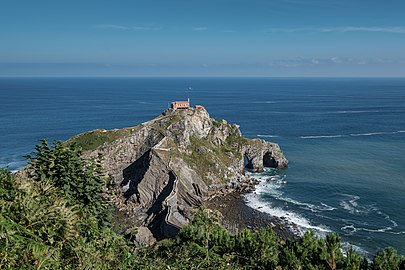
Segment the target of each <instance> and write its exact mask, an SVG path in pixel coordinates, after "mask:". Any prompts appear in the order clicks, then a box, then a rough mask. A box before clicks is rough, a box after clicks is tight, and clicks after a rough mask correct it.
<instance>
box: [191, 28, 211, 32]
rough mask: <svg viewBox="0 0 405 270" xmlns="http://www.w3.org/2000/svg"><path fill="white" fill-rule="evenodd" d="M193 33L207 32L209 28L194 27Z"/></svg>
mask: <svg viewBox="0 0 405 270" xmlns="http://www.w3.org/2000/svg"><path fill="white" fill-rule="evenodd" d="M192 30H193V32H200V31H207V30H208V28H207V27H194V28H193V29H192Z"/></svg>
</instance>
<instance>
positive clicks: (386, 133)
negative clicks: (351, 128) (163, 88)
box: [300, 130, 405, 139]
mask: <svg viewBox="0 0 405 270" xmlns="http://www.w3.org/2000/svg"><path fill="white" fill-rule="evenodd" d="M399 133H405V130H398V131H376V132H367V133H351V134H337V135H310V136H300V138H301V139H323V138H342V137H349V136H351V137H360V136H375V135H392V134H399Z"/></svg>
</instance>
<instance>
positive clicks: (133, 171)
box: [121, 151, 150, 203]
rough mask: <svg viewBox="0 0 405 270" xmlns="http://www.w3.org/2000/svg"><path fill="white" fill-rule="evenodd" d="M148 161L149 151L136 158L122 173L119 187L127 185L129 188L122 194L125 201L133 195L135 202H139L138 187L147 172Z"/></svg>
mask: <svg viewBox="0 0 405 270" xmlns="http://www.w3.org/2000/svg"><path fill="white" fill-rule="evenodd" d="M149 160H150V151H147V152H146V153H145V154H143V155H142V156H141V157H140V158H138V159H137V160H136V161H135V162H134V163H132V164H131V165H129V166H128V167H127V168H125V169H124V171H123V176H124V180H123V181H122V182H121V187H123V186H126V185H128V183H129V188H128V190H127V191H125V193H124V197H125V198H126V199H130V198H131V197H132V196H133V195H135V196H136V200H137V202H138V203H140V201H139V199H140V198H139V191H138V185H139V183H140V182H141V181H142V179H143V178H144V176H145V174H146V172H147V171H148V167H149Z"/></svg>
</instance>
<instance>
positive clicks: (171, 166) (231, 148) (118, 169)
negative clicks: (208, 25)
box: [68, 108, 288, 242]
mask: <svg viewBox="0 0 405 270" xmlns="http://www.w3.org/2000/svg"><path fill="white" fill-rule="evenodd" d="M96 138H97V140H96ZM92 140H93V141H92ZM68 142H76V143H78V144H79V145H80V144H82V145H83V147H84V148H85V146H86V144H87V145H88V144H91V145H92V148H91V149H88V151H87V152H85V156H86V157H89V158H96V157H99V156H100V155H101V156H102V157H103V158H102V166H103V168H104V170H105V172H106V173H107V174H108V175H109V177H110V178H111V180H112V181H113V183H114V185H115V196H114V198H113V201H114V204H115V206H116V208H117V209H118V211H120V212H124V213H125V215H126V216H127V217H128V220H131V226H138V227H141V228H142V231H143V235H147V237H146V238H145V239H147V240H145V241H147V242H148V241H150V239H151V237H150V235H149V234H148V233H147V232H145V230H149V231H150V232H151V234H153V239H157V240H159V239H161V238H164V237H170V236H173V235H175V234H176V233H177V232H178V231H179V229H180V228H182V227H184V226H185V225H187V223H188V221H189V220H190V219H191V218H192V216H193V213H194V211H195V210H196V209H197V208H198V207H199V206H200V205H201V203H202V202H203V200H204V198H205V197H206V196H207V194H212V193H213V192H215V191H216V190H222V191H221V192H224V191H223V190H224V189H232V188H235V187H236V188H240V187H241V186H243V184H242V183H244V182H246V179H247V176H246V175H245V168H248V169H249V170H251V171H255V172H260V171H262V170H263V168H264V167H273V168H284V167H286V166H287V164H288V161H287V160H286V158H285V157H284V155H283V153H282V151H281V149H280V147H279V146H278V145H277V144H275V143H270V142H266V141H264V140H261V139H247V138H244V137H242V135H241V132H240V130H239V126H237V125H234V124H228V123H227V122H226V121H225V120H221V121H216V120H214V119H212V118H210V116H209V114H208V112H207V111H206V110H205V109H204V108H189V109H184V110H172V109H168V110H166V111H165V112H163V113H162V115H160V116H158V117H157V118H155V119H153V120H151V121H148V122H145V123H143V124H141V125H139V126H136V127H133V128H127V129H121V130H110V131H107V130H98V131H93V132H91V133H84V134H81V135H78V136H75V137H74V138H72V139H71V140H70V141H68ZM222 187H223V188H222ZM213 190H214V191H213Z"/></svg>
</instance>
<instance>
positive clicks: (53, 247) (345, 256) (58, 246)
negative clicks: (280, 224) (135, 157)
mask: <svg viewBox="0 0 405 270" xmlns="http://www.w3.org/2000/svg"><path fill="white" fill-rule="evenodd" d="M80 154H81V149H80V147H77V146H75V145H71V144H69V145H65V144H62V143H55V144H54V145H49V144H48V142H47V141H42V142H41V143H40V144H39V145H38V146H37V147H36V152H35V153H33V154H32V155H30V156H28V157H27V158H28V159H29V161H30V164H29V166H28V167H27V169H25V170H24V171H23V172H21V173H19V174H17V175H13V174H11V173H10V172H9V171H8V170H6V169H0V206H1V208H0V269H353V270H355V269H359V270H360V269H371V270H375V269H383V270H384V269H387V270H388V269H405V258H404V257H403V256H399V255H398V254H397V252H396V251H395V250H394V249H392V248H387V249H384V250H382V251H381V252H379V253H378V254H377V255H376V256H374V258H373V259H372V261H367V260H366V259H365V258H363V257H361V256H360V255H359V254H358V253H357V252H356V251H355V250H353V249H349V250H347V251H342V249H341V239H340V237H339V236H338V235H337V234H336V233H331V234H330V235H328V236H327V237H326V238H325V239H322V238H319V237H317V236H316V235H314V233H313V232H308V233H306V234H305V235H304V236H303V237H302V238H300V239H289V240H287V241H281V240H280V239H279V238H278V236H277V235H276V234H275V232H274V231H273V230H272V229H271V228H262V229H260V230H258V231H252V230H244V231H242V232H240V233H238V234H236V235H233V234H230V233H229V232H228V231H227V230H226V229H224V228H223V227H222V226H221V225H220V217H219V216H218V214H217V213H216V212H209V211H206V210H205V211H204V210H200V211H198V212H197V213H196V215H195V218H194V220H193V221H191V222H190V224H189V225H188V226H187V227H185V228H183V229H182V230H181V231H180V233H179V235H178V236H177V237H176V238H174V239H167V240H164V241H161V242H159V243H158V244H156V245H154V246H151V247H141V248H139V247H135V245H134V244H133V243H132V242H130V241H129V240H126V239H125V238H124V236H121V235H119V234H117V233H116V232H115V231H114V230H113V228H112V225H111V219H112V217H111V212H110V211H109V209H110V208H111V207H110V205H109V202H108V200H107V199H106V198H107V196H106V195H107V194H106V190H107V189H106V187H107V182H106V179H105V177H104V176H103V174H102V172H101V170H100V167H99V165H98V164H97V163H96V162H91V161H85V160H83V159H82V158H81V157H80Z"/></svg>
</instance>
